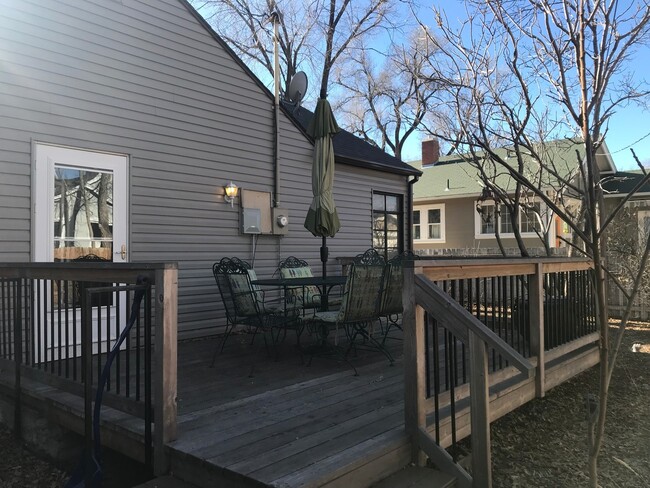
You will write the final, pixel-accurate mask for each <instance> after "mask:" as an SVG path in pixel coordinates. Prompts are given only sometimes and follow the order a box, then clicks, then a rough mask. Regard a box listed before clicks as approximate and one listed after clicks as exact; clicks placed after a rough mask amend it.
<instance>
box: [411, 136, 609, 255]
mask: <svg viewBox="0 0 650 488" xmlns="http://www.w3.org/2000/svg"><path fill="white" fill-rule="evenodd" d="M579 148H580V145H579V144H576V143H575V142H572V141H570V140H558V141H553V142H551V143H547V144H546V145H545V153H546V158H548V160H549V161H551V162H552V165H553V167H554V170H555V171H556V172H557V174H558V175H560V176H561V177H562V178H563V179H569V180H571V179H573V178H574V177H575V176H576V175H577V172H578V169H579V167H578V163H577V160H576V149H579ZM500 151H503V153H504V155H506V154H507V150H506V149H502V150H500ZM422 155H423V156H422V160H420V161H413V162H410V163H409V164H411V165H413V166H415V167H417V168H419V169H421V170H422V176H421V177H420V179H419V181H418V182H417V183H416V184H415V185H414V193H413V196H414V198H413V247H414V249H415V250H416V251H417V252H419V253H421V254H469V255H472V254H500V250H499V247H498V243H497V239H496V231H497V230H498V231H499V236H500V238H501V241H502V244H503V246H504V247H505V248H506V250H507V251H509V252H512V253H513V254H518V253H519V250H518V247H517V242H516V240H515V238H514V233H513V226H512V220H511V219H510V217H509V214H507V213H506V212H505V211H501V212H497V211H495V210H496V207H495V202H494V200H493V199H491V198H485V197H486V195H485V193H484V184H483V182H482V180H481V178H480V177H479V171H478V170H477V168H476V166H475V165H474V164H472V163H471V162H470V161H469V160H468V156H459V155H453V156H444V157H439V146H438V143H437V141H433V140H429V141H423V143H422ZM597 157H598V165H599V167H600V170H601V172H602V173H603V174H604V175H606V174H611V173H612V172H615V171H616V168H615V166H614V163H613V161H612V160H611V157H609V152H608V150H607V147H606V146H605V145H604V144H603V146H601V149H600V150H599V153H598V156H597ZM524 172H525V173H526V174H527V176H528V178H529V179H531V181H537V182H538V183H539V185H540V187H541V188H543V189H544V190H546V191H547V194H548V195H549V196H551V198H556V197H557V193H558V190H560V191H562V189H560V188H559V185H558V184H557V180H556V179H555V178H554V177H552V176H550V175H549V174H548V173H547V172H541V173H540V172H539V170H538V167H537V165H536V164H534V163H532V161H527V162H526V166H525V169H524ZM488 174H491V175H492V174H496V175H497V176H496V179H494V180H493V181H495V182H496V185H497V186H498V187H499V188H502V189H504V190H507V192H508V193H510V194H511V193H512V192H513V191H514V189H515V186H516V185H515V182H514V180H513V179H512V178H510V176H508V175H506V174H505V172H504V171H503V170H497V173H488ZM564 191H566V193H565V195H566V199H567V200H569V201H570V197H569V194H570V192H569V191H567V190H564ZM525 203H526V205H527V206H528V210H526V209H520V211H519V213H518V215H517V218H518V225H519V229H520V231H521V236H522V239H523V241H524V244H525V246H526V248H527V249H528V250H529V251H531V253H532V254H540V253H544V250H545V246H544V242H543V241H542V239H546V240H547V244H548V247H549V248H551V249H552V250H553V249H555V248H559V247H563V246H565V244H566V243H565V242H564V241H563V240H562V238H565V239H568V238H569V237H570V232H569V229H568V227H567V226H566V225H565V224H564V223H563V222H562V221H561V220H560V219H559V218H558V217H557V216H555V215H553V213H552V212H551V211H550V210H549V209H548V208H546V205H544V204H543V203H542V202H540V201H537V200H536V199H535V198H532V197H530V198H527V199H526V200H525ZM477 207H479V208H480V209H481V212H480V213H479V212H478V211H477Z"/></svg>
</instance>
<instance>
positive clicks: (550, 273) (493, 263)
mask: <svg viewBox="0 0 650 488" xmlns="http://www.w3.org/2000/svg"><path fill="white" fill-rule="evenodd" d="M590 269H593V263H592V262H590V261H589V260H587V259H584V258H573V259H567V258H510V259H508V258H505V259H503V258H501V259H499V258H492V259H458V258H453V259H431V260H425V259H421V260H418V261H415V262H412V263H406V264H405V266H404V283H403V293H402V301H403V304H404V311H403V329H404V373H405V396H404V399H405V428H406V432H407V434H408V435H409V436H410V437H411V442H412V444H411V446H412V456H413V457H412V459H413V461H414V462H417V463H419V464H421V463H423V462H424V457H423V454H426V455H427V456H428V457H429V458H430V459H431V460H432V461H433V462H434V463H436V465H437V466H438V467H439V468H440V469H442V470H443V471H446V472H448V473H449V474H452V475H453V476H455V477H456V479H457V483H458V484H459V486H460V487H463V488H491V487H492V472H491V447H490V422H491V419H492V418H493V412H491V411H490V410H491V408H490V406H491V405H490V368H493V369H494V371H496V370H497V369H498V368H502V367H503V366H502V364H503V362H504V361H505V363H506V365H508V366H511V367H512V368H513V370H512V371H513V372H515V371H519V372H520V373H519V374H518V375H517V376H519V378H518V380H520V381H521V384H526V385H527V386H526V388H527V389H528V393H526V395H530V394H532V395H535V396H538V397H542V396H544V393H545V391H546V385H545V378H546V373H545V364H546V360H545V351H546V349H548V350H549V351H552V352H550V353H549V357H550V356H553V355H554V354H555V351H558V353H559V352H560V351H561V352H563V353H566V351H568V350H574V349H575V348H576V347H577V346H576V344H577V345H584V344H586V343H591V342H593V339H594V337H595V333H594V332H593V331H592V330H591V329H592V328H591V325H590V324H591V320H592V319H591V318H590V313H591V312H590V307H591V305H590V300H591V298H590V296H591V295H590V293H591V292H590V289H589V285H588V283H589V282H588V273H586V272H587V271H588V270H590ZM578 290H580V291H578ZM569 305H572V306H573V305H575V306H576V307H578V309H577V310H575V313H573V312H574V311H573V310H572V309H570V307H569ZM545 312H547V313H546V314H545ZM427 315H428V318H427ZM564 324H568V327H566V328H565V329H560V327H561V326H564ZM502 326H503V327H504V328H503V329H502V328H501V327H502ZM502 334H503V335H502ZM515 338H516V344H515V340H514V339H515ZM437 341H440V342H437ZM510 341H513V342H510ZM520 341H521V342H520ZM563 341H564V342H563ZM567 341H570V342H567ZM457 344H459V345H457ZM569 344H570V346H569ZM546 345H548V347H545V346H546ZM515 347H517V348H519V350H517V349H515ZM559 348H561V349H559ZM489 351H492V352H491V358H492V360H491V361H490V360H489V354H488V352H489ZM457 354H462V356H461V357H462V359H460V362H459V359H458V357H457V356H456V355H457ZM528 354H530V359H527V358H526V357H524V356H525V355H528ZM459 364H460V365H461V366H460V367H461V368H463V369H461V371H462V374H461V375H460V376H457V375H459V373H458V370H456V369H454V368H457V367H458V365H459ZM467 366H469V368H468V369H465V368H466V367H467ZM467 373H468V374H467ZM515 374H516V373H515ZM466 375H467V376H466ZM522 375H523V378H522V377H521V376H522ZM441 378H442V379H443V381H444V385H443V386H441V385H440V384H439V383H438V382H439V381H441ZM458 378H461V381H463V382H467V381H468V380H469V381H468V383H469V384H468V385H467V386H469V397H468V400H469V416H470V419H469V425H467V423H465V424H464V425H465V427H464V428H466V427H468V426H469V428H470V429H471V438H472V469H471V472H472V474H471V475H470V474H469V473H468V472H467V471H465V470H464V469H463V468H462V467H461V466H460V464H458V461H457V459H456V456H457V454H456V453H455V451H454V450H453V445H455V443H456V440H455V436H456V435H457V433H458V432H459V431H458V430H456V427H455V426H454V422H455V421H456V420H457V417H456V414H455V413H454V412H455V406H454V405H455V399H456V398H457V397H456V392H455V391H454V389H455V388H456V386H457V385H456V382H457V381H458ZM432 382H433V385H432ZM444 388H447V389H448V391H447V392H448V394H449V398H450V402H449V405H448V407H445V408H449V411H450V414H449V415H450V419H451V420H450V424H449V425H448V426H447V427H445V429H447V434H444V433H443V434H442V435H443V436H444V435H450V436H451V445H452V451H451V452H448V451H447V450H446V449H445V445H444V444H445V443H447V442H449V437H447V438H446V439H445V440H443V441H441V440H440V439H443V437H441V432H442V428H441V427H440V425H441V424H440V423H439V419H438V412H439V400H440V395H441V393H440V392H441V391H442V390H443V389H444ZM431 392H434V393H433V394H432V393H431ZM429 420H432V421H433V424H431V425H429V423H428V422H429ZM463 422H467V420H463ZM465 432H467V430H465ZM465 435H466V434H465Z"/></svg>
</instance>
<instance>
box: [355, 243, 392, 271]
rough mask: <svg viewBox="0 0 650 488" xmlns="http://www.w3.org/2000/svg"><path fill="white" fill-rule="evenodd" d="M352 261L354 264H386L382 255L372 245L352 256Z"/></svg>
mask: <svg viewBox="0 0 650 488" xmlns="http://www.w3.org/2000/svg"><path fill="white" fill-rule="evenodd" d="M353 262H354V263H355V264H367V265H373V266H380V265H381V266H383V265H384V264H386V260H385V259H384V257H383V256H382V255H381V254H379V253H378V252H377V250H376V249H374V248H372V247H371V248H370V249H368V250H367V251H365V252H363V253H361V254H357V255H356V256H355V257H354V259H353Z"/></svg>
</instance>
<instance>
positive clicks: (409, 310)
mask: <svg viewBox="0 0 650 488" xmlns="http://www.w3.org/2000/svg"><path fill="white" fill-rule="evenodd" d="M402 303H403V307H404V311H403V313H402V328H403V329H404V415H405V418H404V427H405V429H406V433H407V435H408V436H409V437H410V439H411V460H412V461H413V462H414V463H416V464H417V465H419V466H423V465H424V464H425V462H426V457H425V455H424V452H423V451H422V450H421V449H420V446H419V441H418V438H419V431H420V428H425V427H426V410H425V406H424V400H425V398H424V396H425V389H424V384H425V367H424V358H425V356H424V354H425V351H424V327H425V323H424V309H423V308H422V307H416V304H415V269H414V266H413V263H412V262H406V263H404V287H403V288H402Z"/></svg>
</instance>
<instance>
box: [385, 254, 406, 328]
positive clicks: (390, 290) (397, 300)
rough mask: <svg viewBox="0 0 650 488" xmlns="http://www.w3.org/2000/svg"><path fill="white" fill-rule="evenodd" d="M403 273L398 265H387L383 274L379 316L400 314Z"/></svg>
mask: <svg viewBox="0 0 650 488" xmlns="http://www.w3.org/2000/svg"><path fill="white" fill-rule="evenodd" d="M403 281H404V273H403V270H402V266H401V265H399V264H393V263H389V264H388V265H387V266H386V272H385V274H384V289H383V291H382V296H381V306H380V310H379V314H380V315H382V316H383V315H393V314H398V313H402V286H403Z"/></svg>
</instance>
